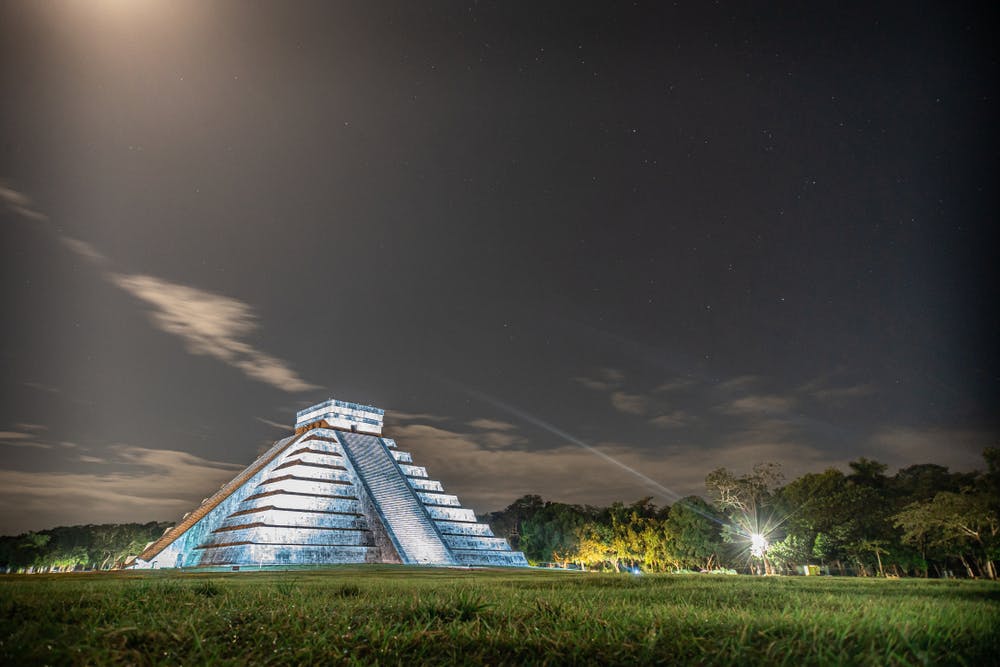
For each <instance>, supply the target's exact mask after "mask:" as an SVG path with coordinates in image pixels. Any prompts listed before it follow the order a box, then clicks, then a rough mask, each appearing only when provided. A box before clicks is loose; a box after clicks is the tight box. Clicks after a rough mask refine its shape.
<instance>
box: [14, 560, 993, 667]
mask: <svg viewBox="0 0 1000 667" xmlns="http://www.w3.org/2000/svg"><path fill="white" fill-rule="evenodd" d="M998 619H1000V586H998V585H996V584H990V583H986V582H970V581H919V580H892V581H886V580H863V579H834V578H819V577H817V578H806V577H797V578H751V577H735V576H729V577H727V576H710V575H660V576H651V575H646V576H643V577H631V576H628V575H600V574H580V573H566V572H547V571H461V570H438V569H418V568H406V567H393V566H367V567H338V568H326V569H318V570H299V571H291V572H239V573H209V572H201V573H190V572H183V573H171V572H148V573H113V574H109V573H94V574H62V575H31V576H23V575H22V576H3V577H0V663H3V664H10V665H31V664H80V665H84V664H85V665H91V664H103V663H117V664H140V665H144V664H171V665H176V664H185V665H191V664H206V663H213V664H214V663H220V664H224V663H229V664H246V663H252V664H295V665H297V664H309V663H313V664H338V663H347V664H351V663H364V664H369V663H376V662H377V663H380V664H403V663H409V664H428V663H430V664H451V663H463V664H468V663H487V664H525V663H532V664H608V663H611V664H648V663H666V664H671V663H678V662H681V663H697V664H740V665H746V664H790V665H796V666H798V665H806V664H871V665H883V664H902V665H909V664H920V665H923V664H969V665H983V664H997V662H998V660H1000V657H998V656H1000V638H998V632H997V628H998V625H1000V621H998Z"/></svg>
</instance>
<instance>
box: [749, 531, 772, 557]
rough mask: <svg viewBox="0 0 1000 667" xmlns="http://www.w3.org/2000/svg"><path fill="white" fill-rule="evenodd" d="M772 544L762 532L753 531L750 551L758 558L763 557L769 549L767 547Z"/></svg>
mask: <svg viewBox="0 0 1000 667" xmlns="http://www.w3.org/2000/svg"><path fill="white" fill-rule="evenodd" d="M768 546H770V545H769V544H768V543H767V538H766V537H764V536H763V535H761V534H760V533H753V534H752V535H751V536H750V553H751V554H753V555H754V556H756V557H757V558H763V557H764V553H765V552H766V551H767V547H768Z"/></svg>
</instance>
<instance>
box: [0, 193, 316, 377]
mask: <svg viewBox="0 0 1000 667" xmlns="http://www.w3.org/2000/svg"><path fill="white" fill-rule="evenodd" d="M0 202H2V203H3V205H4V206H5V207H6V208H7V209H8V210H11V211H13V212H15V213H16V214H18V215H20V216H22V217H25V218H29V219H32V220H38V221H45V220H48V218H47V216H45V215H44V214H42V213H40V212H38V211H36V210H35V209H34V208H32V203H31V199H30V198H29V197H28V196H27V195H25V194H23V193H21V192H19V191H17V190H15V189H14V188H13V187H11V186H9V185H7V184H5V183H0ZM47 228H49V230H50V231H51V232H52V233H53V234H55V236H56V238H57V239H58V240H59V242H60V243H62V244H63V245H64V246H66V247H67V248H68V249H69V250H70V251H71V252H73V253H74V254H75V255H77V256H78V257H81V258H83V259H85V260H87V261H88V262H89V263H91V264H93V265H94V266H95V267H98V268H100V269H101V271H102V275H103V276H104V278H105V279H106V280H108V282H110V283H111V284H113V285H115V286H117V287H119V288H121V289H123V290H125V291H126V292H128V293H129V294H131V295H132V296H134V297H136V298H137V299H139V300H141V301H143V302H144V303H145V304H146V305H147V306H149V307H150V310H149V319H150V321H151V322H152V324H153V326H155V327H156V328H158V329H160V330H161V331H165V332H167V333H169V334H172V335H175V336H178V337H179V338H181V340H183V341H184V344H185V348H186V349H187V350H188V352H190V353H192V354H196V355H204V356H209V357H213V358H215V359H217V360H219V361H221V362H223V363H225V364H228V365H230V366H232V367H233V368H237V369H239V370H240V371H242V372H243V374H244V375H246V376H247V377H249V378H251V379H253V380H257V381H258V382H263V383H265V384H269V385H271V386H273V387H276V388H278V389H281V390H283V391H287V392H298V391H307V390H309V389H318V388H319V387H318V385H314V384H311V383H309V382H307V381H305V380H304V379H302V378H301V377H299V375H298V374H297V373H296V372H295V371H294V370H292V369H291V368H290V366H289V365H288V364H287V363H286V362H285V361H283V360H281V359H279V358H277V357H274V356H271V355H269V354H267V353H265V352H263V351H261V350H258V349H257V348H255V347H254V346H253V345H251V344H250V343H248V342H247V341H246V338H247V336H249V334H251V333H252V332H253V331H255V330H256V329H257V327H258V324H257V316H256V314H255V313H254V310H253V308H252V307H251V306H250V305H249V304H247V303H244V302H243V301H239V300H237V299H233V298H230V297H227V296H222V295H220V294H214V293H212V292H209V291H206V290H202V289H198V288H196V287H189V286H187V285H181V284H178V283H172V282H169V281H167V280H163V279H161V278H156V277H154V276H148V275H138V274H124V273H116V272H114V271H111V270H108V269H107V268H106V266H107V265H108V263H109V262H108V259H107V258H106V257H105V256H104V254H103V253H101V252H100V251H99V250H97V249H96V248H94V247H93V246H92V245H90V244H89V243H87V242H85V241H81V240H80V239H75V238H72V237H69V236H66V235H65V234H63V233H61V232H59V231H57V230H55V229H54V228H52V227H51V226H50V225H47ZM36 388H39V389H42V387H41V385H38V386H37V387H36Z"/></svg>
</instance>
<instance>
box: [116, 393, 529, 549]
mask: <svg viewBox="0 0 1000 667" xmlns="http://www.w3.org/2000/svg"><path fill="white" fill-rule="evenodd" d="M384 414H385V411H384V410H380V409H378V408H373V407H370V406H367V405H358V404H357V403H348V402H346V401H337V400H334V399H330V400H328V401H324V402H323V403H319V404H317V405H314V406H312V407H310V408H306V409H305V410H301V411H300V412H299V413H298V414H297V416H296V421H295V435H293V436H291V437H288V438H285V439H283V440H279V441H278V442H276V443H274V445H273V446H272V447H271V448H270V449H269V450H268V451H267V452H265V453H264V454H263V455H262V456H260V457H259V458H258V459H257V460H256V461H254V462H253V463H252V464H250V466H249V467H248V468H246V470H244V471H243V472H241V473H240V474H239V475H237V476H236V477H235V478H234V479H233V480H232V481H231V482H229V483H228V484H226V485H225V486H223V487H222V488H221V489H219V491H218V492H217V493H215V494H214V495H213V496H211V497H210V498H207V499H205V500H204V501H203V502H202V503H201V505H200V506H199V507H198V508H197V509H195V510H194V511H193V512H190V513H189V514H186V515H185V516H184V518H183V519H182V520H181V522H180V523H179V524H177V525H176V526H175V527H173V528H171V529H170V530H168V531H167V532H166V533H164V534H163V536H162V537H161V538H160V539H158V540H157V541H155V542H153V543H151V544H149V545H148V546H147V547H146V549H145V550H144V551H143V552H142V553H141V554H140V555H139V556H138V557H137V558H136V560H135V561H134V564H133V565H132V567H135V568H177V567H199V566H217V567H218V566H222V567H228V566H232V567H233V569H236V568H237V567H240V566H264V565H270V566H275V565H325V564H334V563H405V564H414V565H470V566H507V567H527V565H528V563H527V561H526V560H525V559H524V554H522V553H521V552H518V551H512V550H511V548H510V546H509V545H508V544H507V541H506V540H504V539H503V538H500V537H494V536H493V532H492V531H491V530H490V527H489V526H488V525H486V524H484V523H479V522H477V521H476V515H475V513H473V511H472V510H470V509H464V508H463V507H462V505H461V503H459V501H458V498H457V497H456V496H453V495H448V494H446V493H444V489H443V488H441V483H440V482H436V481H432V480H430V479H428V477H427V471H426V470H425V469H424V468H422V467H419V466H415V465H413V460H412V458H411V457H410V455H409V454H408V453H407V452H401V451H399V450H398V449H397V448H396V443H395V442H394V441H393V440H391V439H389V438H383V437H381V434H382V417H383V415H384Z"/></svg>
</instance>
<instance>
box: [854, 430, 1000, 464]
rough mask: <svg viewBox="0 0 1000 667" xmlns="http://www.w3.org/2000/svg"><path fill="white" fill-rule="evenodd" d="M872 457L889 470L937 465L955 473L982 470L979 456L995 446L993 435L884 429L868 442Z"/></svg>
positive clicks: (964, 431)
mask: <svg viewBox="0 0 1000 667" xmlns="http://www.w3.org/2000/svg"><path fill="white" fill-rule="evenodd" d="M870 442H871V445H870V447H871V449H872V450H873V456H874V457H875V458H877V459H879V460H881V461H884V462H885V463H888V464H889V465H890V466H892V467H906V466H909V465H913V464H914V463H937V464H939V465H944V466H948V467H951V468H955V469H959V470H972V469H976V468H980V469H982V468H985V463H984V461H983V457H982V453H983V450H984V449H986V448H987V447H994V446H996V433H995V432H990V431H977V430H974V429H952V428H940V427H928V428H914V427H904V426H894V427H888V428H884V429H882V430H880V431H878V432H877V433H875V434H874V435H873V436H872V438H871V441H870Z"/></svg>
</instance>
